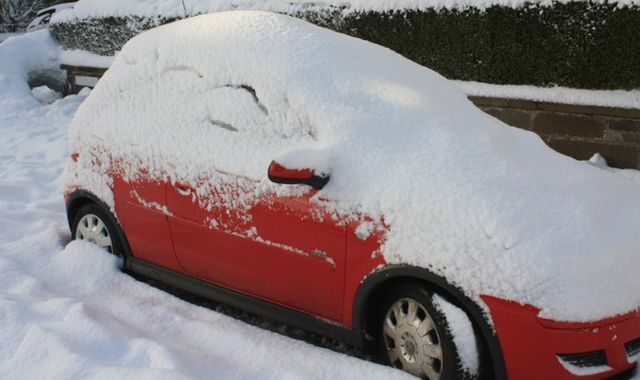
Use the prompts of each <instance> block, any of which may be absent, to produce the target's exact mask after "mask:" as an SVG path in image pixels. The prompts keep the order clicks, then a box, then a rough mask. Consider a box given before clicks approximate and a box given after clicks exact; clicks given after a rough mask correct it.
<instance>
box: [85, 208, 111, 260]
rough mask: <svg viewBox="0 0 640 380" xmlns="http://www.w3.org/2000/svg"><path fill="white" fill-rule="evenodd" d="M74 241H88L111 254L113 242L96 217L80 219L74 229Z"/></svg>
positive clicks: (105, 228)
mask: <svg viewBox="0 0 640 380" xmlns="http://www.w3.org/2000/svg"><path fill="white" fill-rule="evenodd" d="M76 239H78V240H85V241H88V242H90V243H93V244H95V245H97V246H99V247H101V248H103V249H105V250H107V251H108V252H109V253H113V242H112V241H111V235H110V234H109V230H108V229H107V226H106V225H105V224H104V222H103V221H102V219H100V217H98V216H97V215H94V214H87V215H85V216H83V217H82V218H81V219H80V222H79V223H78V226H77V227H76Z"/></svg>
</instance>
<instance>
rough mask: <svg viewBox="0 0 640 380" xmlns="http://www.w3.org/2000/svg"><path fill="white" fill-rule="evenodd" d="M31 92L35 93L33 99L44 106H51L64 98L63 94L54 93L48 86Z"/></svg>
mask: <svg viewBox="0 0 640 380" xmlns="http://www.w3.org/2000/svg"><path fill="white" fill-rule="evenodd" d="M31 92H33V97H34V98H36V99H37V100H38V101H39V102H40V103H42V104H51V103H53V102H55V101H56V100H58V99H60V98H62V94H61V93H59V92H57V91H54V90H52V89H50V88H49V87H47V86H40V87H36V88H34V89H33V90H31Z"/></svg>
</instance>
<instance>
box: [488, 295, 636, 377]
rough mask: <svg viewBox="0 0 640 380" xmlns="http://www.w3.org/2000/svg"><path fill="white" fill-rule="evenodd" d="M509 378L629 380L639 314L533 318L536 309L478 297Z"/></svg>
mask: <svg viewBox="0 0 640 380" xmlns="http://www.w3.org/2000/svg"><path fill="white" fill-rule="evenodd" d="M482 299H483V300H484V302H485V303H486V304H487V306H488V307H489V310H490V312H491V317H492V319H493V323H494V326H495V329H496V333H497V335H498V339H499V341H500V345H501V347H502V352H503V356H504V360H505V365H506V369H507V374H508V376H509V379H516V380H519V379H584V380H591V379H606V378H609V377H613V376H620V377H616V378H626V377H627V375H628V377H629V378H630V377H631V376H632V374H633V372H634V371H635V367H636V364H637V361H638V359H640V312H638V311H635V312H632V313H628V314H625V315H623V316H620V317H616V318H610V319H606V320H602V321H597V322H587V323H564V322H555V321H551V320H545V319H541V318H538V313H539V311H540V310H539V309H537V308H535V307H533V306H530V305H521V304H518V303H516V302H513V301H507V300H504V299H500V298H496V297H491V296H482Z"/></svg>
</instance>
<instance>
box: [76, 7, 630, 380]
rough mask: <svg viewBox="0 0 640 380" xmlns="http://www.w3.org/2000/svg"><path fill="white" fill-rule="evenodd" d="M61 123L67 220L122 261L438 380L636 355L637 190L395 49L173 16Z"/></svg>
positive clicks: (259, 18)
mask: <svg viewBox="0 0 640 380" xmlns="http://www.w3.org/2000/svg"><path fill="white" fill-rule="evenodd" d="M70 136H71V149H72V155H71V158H72V160H71V161H70V163H69V166H68V168H67V176H66V192H65V200H66V205H67V215H68V220H69V225H70V228H71V233H72V236H73V237H74V238H75V239H82V240H88V241H90V242H93V243H95V244H98V245H99V246H101V247H103V248H104V249H106V250H107V251H109V252H111V253H113V254H116V255H118V256H121V257H122V259H123V261H124V268H125V269H126V270H127V271H130V272H134V273H137V274H140V275H143V276H146V277H149V278H152V279H155V280H159V281H162V282H165V283H167V284H170V285H172V286H175V287H177V288H181V289H184V290H187V291H189V292H193V293H196V294H198V295H201V296H204V297H210V298H212V299H215V300H218V301H221V302H224V303H228V304H230V305H235V306H238V307H240V308H243V309H246V310H248V311H250V312H253V313H257V314H261V315H265V316H267V317H270V318H275V319H278V320H281V321H283V322H285V323H288V324H291V325H295V326H300V327H302V328H305V329H307V330H309V331H312V332H315V333H320V334H325V335H327V336H332V337H335V338H337V339H340V340H343V341H345V342H348V343H350V344H353V345H356V346H359V347H364V348H367V349H372V350H374V351H375V352H376V353H377V356H376V357H377V358H379V359H380V360H381V361H382V362H384V363H388V364H389V365H392V366H395V367H397V368H400V369H402V370H405V371H407V372H410V373H412V374H414V375H416V376H419V377H422V378H428V379H432V380H433V379H454V378H461V377H483V378H511V379H551V378H553V379H570V378H579V379H596V378H598V379H599V378H605V377H609V376H619V377H617V378H623V377H625V376H627V377H630V376H632V374H633V372H634V371H635V367H636V363H637V360H638V357H640V314H639V312H638V306H639V305H640V294H638V293H640V292H639V291H638V287H637V286H636V287H635V288H633V287H632V285H633V284H637V280H636V278H637V272H638V261H637V253H638V248H637V247H638V245H637V243H638V236H637V234H634V233H633V231H636V232H637V231H638V229H637V228H638V223H639V222H638V221H639V220H640V218H638V216H640V211H639V210H640V207H638V205H639V203H638V198H637V196H636V195H637V191H638V188H637V185H636V184H632V183H631V182H630V181H627V180H626V179H623V178H622V177H618V176H617V175H615V174H612V173H609V172H606V171H604V170H602V169H599V168H596V167H593V166H590V165H589V164H587V163H583V162H577V161H574V160H572V159H570V158H567V157H564V156H561V155H559V154H556V153H554V152H552V151H551V150H550V149H548V148H547V147H546V146H545V145H544V144H543V142H542V141H541V140H540V139H539V138H537V137H536V136H535V135H533V134H532V133H529V132H524V131H520V130H516V129H513V128H510V127H508V126H506V125H504V124H502V123H501V122H499V121H497V120H495V119H493V118H491V117H489V116H487V115H485V114H483V113H482V112H481V111H479V110H478V109H476V108H475V107H474V106H473V105H472V104H471V103H470V102H468V100H467V99H466V96H465V95H464V94H462V93H461V92H460V91H458V90H457V88H456V87H455V86H454V85H452V84H450V83H449V82H448V81H447V80H446V79H444V78H442V77H440V76H439V75H438V74H436V73H434V72H432V71H430V70H428V69H426V68H424V67H421V66H418V65H416V64H414V63H412V62H410V61H408V60H406V59H404V58H402V57H401V56H399V55H397V54H395V53H393V52H391V51H389V50H387V49H384V48H382V47H379V46H377V45H374V44H371V43H368V42H364V41H361V40H358V39H355V38H351V37H347V36H344V35H341V34H337V33H334V32H331V31H328V30H325V29H321V28H319V27H316V26H313V25H311V24H308V23H306V22H304V21H301V20H296V19H293V18H290V17H287V16H282V15H276V14H268V13H260V12H229V13H217V14H212V15H206V16H200V17H196V18H192V19H188V20H185V21H180V22H176V23H173V24H170V25H166V26H163V27H160V28H157V29H154V30H151V31H149V32H146V33H143V34H142V35H140V36H138V37H136V38H134V39H133V40H131V41H130V42H129V43H128V44H127V45H126V46H125V48H124V49H123V50H122V52H121V53H120V54H119V55H118V57H117V59H116V61H115V62H114V64H113V66H112V67H111V69H110V70H109V71H108V72H107V73H106V75H105V77H104V78H103V79H102V80H101V81H100V82H99V84H98V85H97V87H96V88H95V90H94V91H93V92H92V94H91V95H90V96H89V98H88V99H87V100H86V101H85V103H84V104H83V105H82V106H81V108H80V109H79V110H78V112H77V114H76V116H75V118H74V121H73V123H72V126H71V131H70ZM602 183H605V184H606V189H607V191H606V192H603V191H601V190H602V189H601V186H604V185H602ZM603 193H604V194H603ZM566 194H579V196H576V197H567V196H566ZM605 206H606V207H605ZM610 214H611V215H617V216H618V217H619V218H620V219H621V220H625V223H624V225H616V228H615V229H613V228H607V227H606V226H608V224H606V223H607V222H608V219H607V215H610ZM634 218H635V219H634ZM602 267H606V271H603V272H601V273H600V272H598V270H599V269H598V268H602ZM598 273H600V275H601V276H600V277H599V278H600V280H601V282H599V283H594V281H593V279H594V278H595V277H594V275H596V274H598ZM630 286H631V287H630Z"/></svg>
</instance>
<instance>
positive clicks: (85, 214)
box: [71, 203, 126, 260]
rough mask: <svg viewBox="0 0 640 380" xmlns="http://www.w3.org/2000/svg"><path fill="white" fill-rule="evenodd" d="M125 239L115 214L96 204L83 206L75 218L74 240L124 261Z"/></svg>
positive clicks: (73, 226) (72, 232)
mask: <svg viewBox="0 0 640 380" xmlns="http://www.w3.org/2000/svg"><path fill="white" fill-rule="evenodd" d="M123 237H124V234H123V233H122V230H121V229H120V226H119V225H118V224H117V222H116V219H115V217H114V216H113V214H111V212H109V211H107V210H105V209H104V208H102V207H100V206H99V205H97V204H95V203H87V204H85V205H83V206H81V207H80V208H79V209H78V211H77V212H76V214H75V215H74V217H73V223H72V224H71V238H72V239H73V240H86V241H89V242H91V243H93V244H96V245H97V246H99V247H101V248H103V249H105V250H106V251H107V252H109V253H111V254H113V255H116V256H118V257H121V258H122V259H123V260H124V258H126V254H125V253H126V251H125V249H124V242H123Z"/></svg>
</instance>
